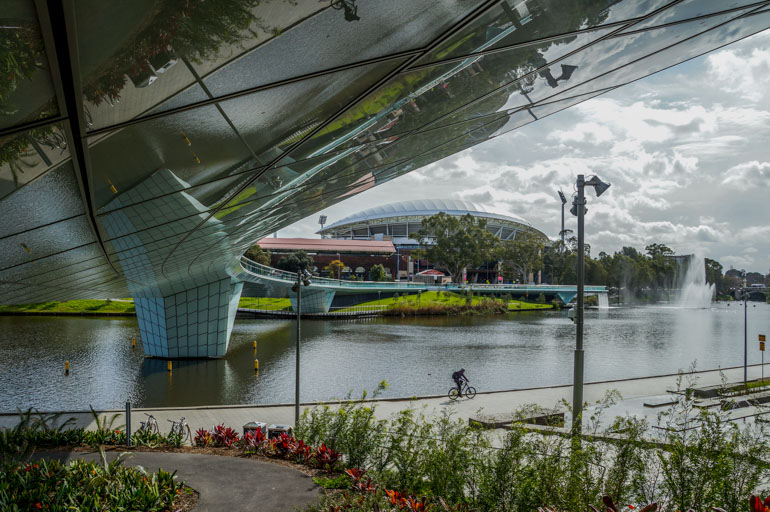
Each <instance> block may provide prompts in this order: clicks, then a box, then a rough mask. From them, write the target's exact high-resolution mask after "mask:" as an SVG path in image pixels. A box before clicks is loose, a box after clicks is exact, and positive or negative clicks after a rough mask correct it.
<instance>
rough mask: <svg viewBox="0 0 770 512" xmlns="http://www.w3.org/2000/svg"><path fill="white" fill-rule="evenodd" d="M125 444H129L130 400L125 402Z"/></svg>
mask: <svg viewBox="0 0 770 512" xmlns="http://www.w3.org/2000/svg"><path fill="white" fill-rule="evenodd" d="M126 446H131V402H126Z"/></svg>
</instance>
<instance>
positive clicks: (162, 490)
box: [0, 452, 181, 511]
mask: <svg viewBox="0 0 770 512" xmlns="http://www.w3.org/2000/svg"><path fill="white" fill-rule="evenodd" d="M101 453H102V462H101V463H96V462H86V461H84V460H75V461H73V462H70V463H69V464H66V465H65V464H63V463H61V462H59V461H57V460H50V461H46V460H40V461H37V462H35V463H32V464H29V463H21V464H10V465H9V464H6V465H4V466H2V468H0V469H2V470H1V471H0V510H9V511H14V510H37V509H47V510H51V509H53V510H146V511H160V510H167V509H169V507H170V506H171V502H172V501H173V499H174V497H175V496H176V495H177V493H178V492H181V485H180V484H178V483H176V482H175V480H174V478H175V477H174V474H172V473H168V472H166V471H163V470H159V471H158V472H157V473H147V472H145V471H143V470H141V469H138V468H136V469H135V468H128V467H124V466H123V465H122V463H121V458H118V459H116V460H115V461H113V462H111V463H109V464H107V463H106V459H105V458H104V452H101Z"/></svg>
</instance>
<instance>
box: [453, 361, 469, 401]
mask: <svg viewBox="0 0 770 512" xmlns="http://www.w3.org/2000/svg"><path fill="white" fill-rule="evenodd" d="M452 380H453V381H455V384H457V394H458V395H459V396H463V381H465V382H470V381H469V380H468V377H466V376H465V368H460V371H457V372H454V373H453V374H452Z"/></svg>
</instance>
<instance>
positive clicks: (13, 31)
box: [0, 19, 56, 120]
mask: <svg viewBox="0 0 770 512" xmlns="http://www.w3.org/2000/svg"><path fill="white" fill-rule="evenodd" d="M46 62H47V61H46V55H45V48H44V46H43V40H42V37H41V35H40V30H39V28H38V27H37V25H35V24H33V23H30V22H27V21H19V20H7V19H4V20H0V63H2V70H3V76H2V79H0V116H8V115H13V114H16V113H17V111H18V107H17V106H14V105H13V104H12V103H11V95H12V94H13V93H14V92H15V91H16V90H17V89H18V88H19V86H20V85H21V83H22V82H24V81H29V80H32V76H33V75H34V74H35V73H36V72H37V71H38V70H41V69H45V63H46ZM55 111H56V108H55V107H54V104H53V102H48V103H47V104H46V105H44V106H43V107H41V108H40V109H39V110H38V111H37V112H35V113H34V114H33V115H31V116H30V118H31V120H34V119H40V118H43V117H49V116H50V115H51V114H53V113H55Z"/></svg>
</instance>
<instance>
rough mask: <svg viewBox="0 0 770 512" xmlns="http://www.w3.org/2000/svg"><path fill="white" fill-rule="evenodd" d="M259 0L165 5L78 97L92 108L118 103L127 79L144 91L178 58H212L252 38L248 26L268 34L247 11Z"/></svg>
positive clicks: (169, 0) (170, 1)
mask: <svg viewBox="0 0 770 512" xmlns="http://www.w3.org/2000/svg"><path fill="white" fill-rule="evenodd" d="M259 3H260V0H209V1H206V2H191V1H189V0H166V1H164V2H162V4H161V6H160V7H159V9H158V10H157V12H155V13H154V15H153V19H152V22H151V23H150V24H149V25H148V26H147V27H146V28H144V29H143V30H141V31H140V32H139V33H137V34H136V35H135V36H134V37H133V38H132V39H131V40H130V41H128V42H127V44H125V45H124V46H123V47H122V48H121V49H120V50H118V52H117V53H116V54H114V55H113V56H112V57H110V59H109V60H108V61H107V62H106V64H105V66H104V67H103V68H102V69H100V70H99V72H98V73H97V76H95V77H92V78H87V79H86V80H85V83H84V86H83V94H84V95H85V97H86V99H87V100H88V101H90V102H91V103H93V104H94V105H99V104H101V103H102V101H105V100H107V101H111V102H114V101H118V100H119V99H120V91H121V90H123V88H124V87H125V83H126V76H128V77H129V78H130V80H131V81H132V83H133V84H134V86H136V87H146V86H148V85H150V84H151V83H152V82H153V81H154V80H155V79H157V74H158V73H163V72H164V71H165V70H167V69H168V68H170V67H171V66H173V65H174V63H176V59H177V55H180V56H184V57H186V58H187V59H188V60H190V61H192V62H195V63H200V62H202V61H204V60H206V59H213V58H214V57H216V56H217V54H218V52H219V49H220V48H221V47H222V46H223V45H237V44H239V43H240V42H241V41H243V40H244V39H245V38H247V37H254V38H256V37H257V33H256V31H255V30H254V29H253V28H252V27H256V28H259V29H263V30H267V29H268V28H267V27H266V26H265V25H264V24H263V23H262V21H261V20H260V19H259V18H257V17H256V16H255V15H254V14H253V13H252V10H253V9H254V8H255V7H257V6H258V5H259Z"/></svg>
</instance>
